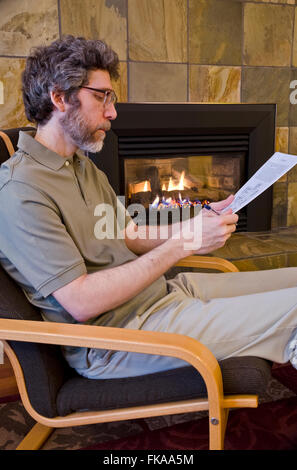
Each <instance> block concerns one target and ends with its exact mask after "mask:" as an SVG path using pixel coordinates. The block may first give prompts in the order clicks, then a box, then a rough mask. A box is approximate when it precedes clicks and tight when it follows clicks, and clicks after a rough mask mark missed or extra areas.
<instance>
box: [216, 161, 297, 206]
mask: <svg viewBox="0 0 297 470" xmlns="http://www.w3.org/2000/svg"><path fill="white" fill-rule="evenodd" d="M296 163H297V155H290V154H287V153H281V152H275V153H274V154H273V155H272V157H271V158H269V160H267V162H265V163H264V165H262V166H261V168H259V170H258V171H256V173H255V174H254V175H253V176H252V177H251V178H250V179H249V180H248V181H247V182H246V183H245V184H244V185H243V186H242V187H241V188H240V190H239V191H238V192H237V193H236V194H235V199H234V200H233V202H232V203H231V204H230V205H229V206H228V207H226V208H225V209H224V210H222V211H221V212H225V211H226V210H228V209H230V208H231V209H232V210H233V212H238V211H239V210H240V209H242V208H243V207H244V206H246V205H247V204H249V203H250V202H251V201H252V200H253V199H255V198H256V197H258V196H259V195H260V194H261V193H263V192H264V191H265V190H266V189H267V188H269V186H271V185H272V184H273V183H275V182H276V181H277V180H278V179H279V178H280V177H281V176H283V175H284V174H285V173H287V171H289V170H291V168H293V166H295V165H296Z"/></svg>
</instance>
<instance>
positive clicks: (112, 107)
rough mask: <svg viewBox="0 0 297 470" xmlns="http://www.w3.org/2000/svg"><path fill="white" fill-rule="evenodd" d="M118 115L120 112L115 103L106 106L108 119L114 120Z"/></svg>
mask: <svg viewBox="0 0 297 470" xmlns="http://www.w3.org/2000/svg"><path fill="white" fill-rule="evenodd" d="M117 115H118V113H117V112H116V109H115V105H114V104H113V103H110V104H109V105H108V106H106V108H105V110H104V117H105V118H106V119H109V120H110V121H113V120H114V119H116V117H117Z"/></svg>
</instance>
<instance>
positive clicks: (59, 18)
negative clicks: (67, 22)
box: [57, 0, 62, 39]
mask: <svg viewBox="0 0 297 470" xmlns="http://www.w3.org/2000/svg"><path fill="white" fill-rule="evenodd" d="M57 6H58V25H59V38H60V39H61V37H62V26H61V4H60V0H57Z"/></svg>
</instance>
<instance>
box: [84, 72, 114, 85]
mask: <svg viewBox="0 0 297 470" xmlns="http://www.w3.org/2000/svg"><path fill="white" fill-rule="evenodd" d="M88 85H89V86H92V87H94V88H112V85H111V79H110V75H109V72H108V71H107V70H101V69H97V70H90V71H89V72H88Z"/></svg>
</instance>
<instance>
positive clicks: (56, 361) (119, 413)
mask: <svg viewBox="0 0 297 470" xmlns="http://www.w3.org/2000/svg"><path fill="white" fill-rule="evenodd" d="M17 131H18V130H11V131H9V132H8V131H5V132H7V133H8V134H9V133H10V134H11V135H12V134H13V135H15V134H16V132H17ZM0 140H1V139H0ZM3 148H4V147H3V142H2V149H3ZM5 148H6V147H5ZM0 153H2V151H1V142H0ZM2 161H3V158H2ZM178 266H188V267H195V268H210V269H217V270H219V271H224V272H226V271H237V268H236V267H235V266H234V265H232V264H231V263H229V262H228V261H226V260H222V259H218V258H213V257H198V256H192V257H188V258H185V259H184V260H182V261H181V262H180V263H178ZM217 275H218V276H219V275H220V274H217ZM0 340H2V342H3V346H4V351H5V353H6V354H7V356H8V358H9V360H10V362H11V364H12V367H13V370H14V373H15V376H16V380H17V384H18V388H19V393H20V396H21V399H22V402H23V405H24V407H25V409H26V410H27V412H28V413H29V414H30V415H31V416H32V417H33V418H34V419H35V420H36V422H37V424H36V425H35V426H34V427H33V429H32V430H31V431H30V432H29V434H28V435H27V436H26V437H25V439H24V440H23V441H22V442H21V443H20V445H19V446H18V449H22V450H24V449H30V450H33V449H39V448H40V447H41V446H42V445H43V443H44V442H45V440H46V439H47V438H48V436H49V435H50V434H51V432H52V431H53V430H54V429H55V428H60V427H67V426H81V425H85V424H92V423H99V422H110V421H119V420H127V419H134V418H135V419H136V418H141V417H142V418H143V417H151V416H157V415H169V414H177V413H187V412H195V411H200V410H208V412H209V448H210V449H213V450H215V449H216V450H219V449H223V447H224V434H225V429H226V424H227V418H228V410H229V409H230V408H238V407H257V403H258V400H257V395H256V394H261V393H262V392H264V391H265V388H266V384H267V382H268V380H269V377H270V363H269V362H267V361H265V360H263V359H259V358H255V357H241V358H230V359H226V360H224V361H221V362H220V363H218V361H217V360H216V358H215V357H214V356H213V354H212V353H211V352H210V351H209V350H208V349H207V348H206V347H205V346H204V345H203V344H201V343H199V342H198V341H196V340H194V339H192V338H189V337H187V336H184V335H177V334H173V333H158V332H150V331H137V330H126V329H119V328H110V327H99V326H89V325H80V324H75V325H74V324H64V323H49V322H44V321H42V318H41V315H40V312H39V310H38V309H37V308H35V307H33V306H32V305H31V304H30V303H29V302H28V301H27V299H26V297H25V295H24V294H23V292H22V290H21V289H20V288H19V287H18V286H17V285H16V283H15V282H14V281H13V280H12V279H11V278H10V277H9V276H8V275H7V273H6V272H5V271H4V270H3V269H2V268H0ZM61 345H68V346H83V347H88V348H103V349H112V350H123V351H132V352H138V353H146V354H159V355H167V356H174V357H177V358H179V359H182V360H184V361H186V362H187V363H188V364H189V366H186V367H181V368H178V369H174V370H170V371H165V372H159V373H155V374H149V375H144V376H140V377H130V378H124V379H122V378H121V379H100V380H94V379H86V378H84V377H81V376H79V375H78V374H77V373H76V372H75V371H73V370H72V369H70V367H69V366H68V365H67V364H66V362H65V360H64V358H63V355H62V352H61V349H60V346H61Z"/></svg>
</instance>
